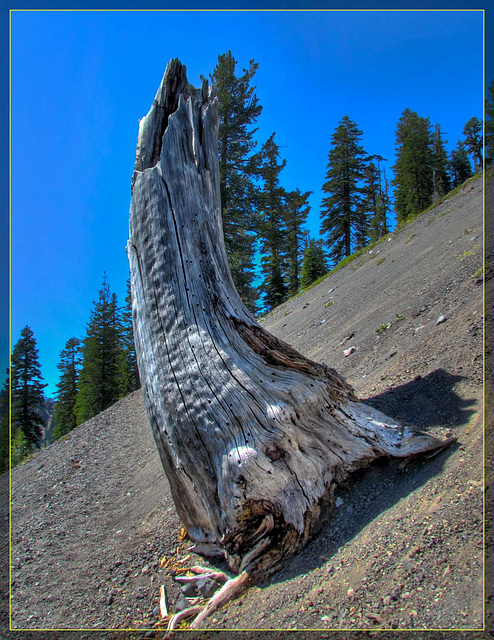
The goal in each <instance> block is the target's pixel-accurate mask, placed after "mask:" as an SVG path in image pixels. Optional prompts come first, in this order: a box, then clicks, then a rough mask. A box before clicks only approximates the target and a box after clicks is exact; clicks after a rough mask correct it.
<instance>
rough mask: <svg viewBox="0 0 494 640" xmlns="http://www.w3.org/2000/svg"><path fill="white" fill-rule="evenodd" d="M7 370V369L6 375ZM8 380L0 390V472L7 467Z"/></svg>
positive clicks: (8, 428) (8, 427)
mask: <svg viewBox="0 0 494 640" xmlns="http://www.w3.org/2000/svg"><path fill="white" fill-rule="evenodd" d="M8 374H9V370H8V369H7V376H8ZM9 396H10V382H9V378H8V377H7V380H6V382H5V384H4V386H3V388H2V389H1V391H0V473H5V471H8V469H9V430H10V408H9V404H10V403H9Z"/></svg>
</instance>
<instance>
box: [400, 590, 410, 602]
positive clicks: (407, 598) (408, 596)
mask: <svg viewBox="0 0 494 640" xmlns="http://www.w3.org/2000/svg"><path fill="white" fill-rule="evenodd" d="M401 597H402V598H403V600H410V598H411V597H412V594H411V593H410V592H409V591H405V593H402V594H401Z"/></svg>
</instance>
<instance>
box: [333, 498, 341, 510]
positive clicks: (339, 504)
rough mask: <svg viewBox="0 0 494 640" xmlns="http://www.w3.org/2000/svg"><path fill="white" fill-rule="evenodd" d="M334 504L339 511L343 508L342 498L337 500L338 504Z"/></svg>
mask: <svg viewBox="0 0 494 640" xmlns="http://www.w3.org/2000/svg"><path fill="white" fill-rule="evenodd" d="M334 504H335V507H336V508H337V509H339V508H340V507H341V506H342V504H343V500H342V499H341V498H340V496H338V497H337V498H336V502H335V503H334Z"/></svg>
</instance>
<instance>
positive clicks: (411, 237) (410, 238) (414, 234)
mask: <svg viewBox="0 0 494 640" xmlns="http://www.w3.org/2000/svg"><path fill="white" fill-rule="evenodd" d="M416 235H417V234H416V233H412V235H411V236H410V237H409V238H408V240H406V241H405V244H408V243H409V242H410V240H413V238H415V236H416Z"/></svg>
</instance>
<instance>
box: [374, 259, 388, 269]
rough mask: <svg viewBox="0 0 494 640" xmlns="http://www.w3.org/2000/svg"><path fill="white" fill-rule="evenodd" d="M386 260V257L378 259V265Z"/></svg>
mask: <svg viewBox="0 0 494 640" xmlns="http://www.w3.org/2000/svg"><path fill="white" fill-rule="evenodd" d="M385 260H386V258H379V260H376V267H378V266H379V265H380V264H382V263H383V262H384V261H385Z"/></svg>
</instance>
